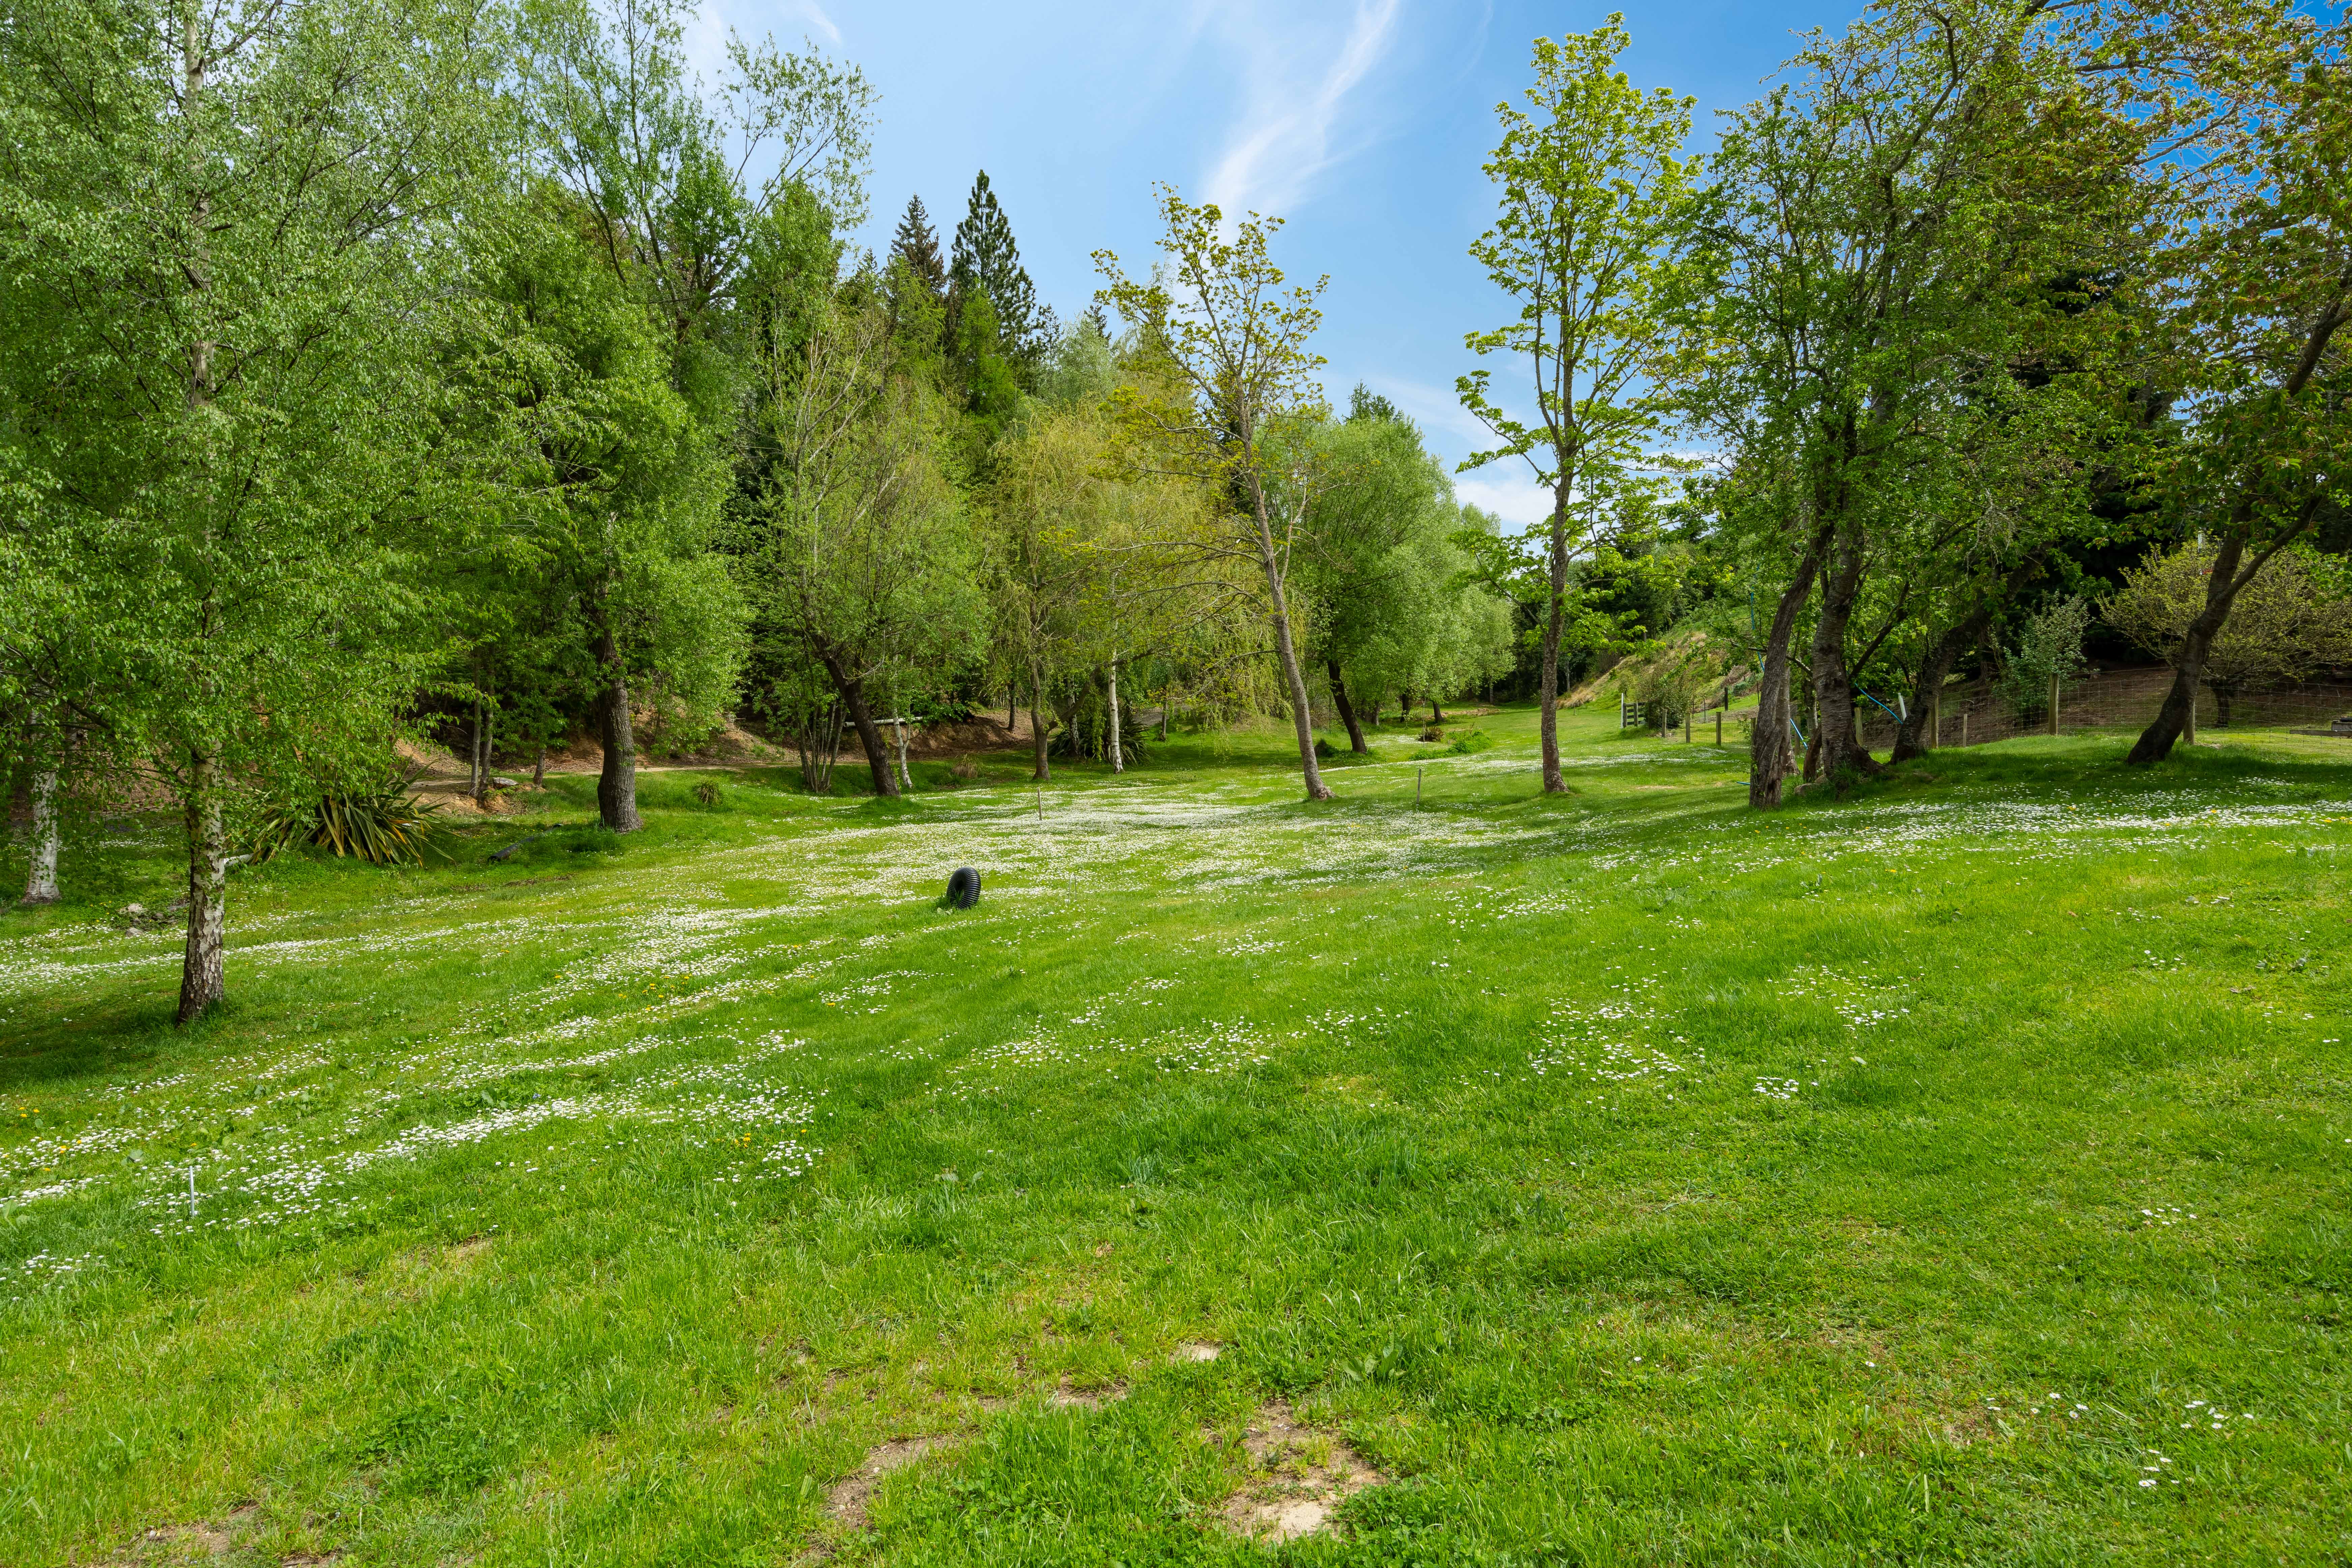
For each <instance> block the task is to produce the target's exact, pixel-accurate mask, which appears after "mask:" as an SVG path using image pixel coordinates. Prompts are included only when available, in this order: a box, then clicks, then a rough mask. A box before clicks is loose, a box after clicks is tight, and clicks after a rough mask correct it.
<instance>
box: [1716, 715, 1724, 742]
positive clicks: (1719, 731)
mask: <svg viewBox="0 0 2352 1568" xmlns="http://www.w3.org/2000/svg"><path fill="white" fill-rule="evenodd" d="M1715 743H1716V744H1717V745H1718V746H1720V745H1722V744H1723V710H1722V709H1720V708H1718V709H1717V710H1715Z"/></svg>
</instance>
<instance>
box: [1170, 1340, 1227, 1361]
mask: <svg viewBox="0 0 2352 1568" xmlns="http://www.w3.org/2000/svg"><path fill="white" fill-rule="evenodd" d="M1224 1349H1225V1347H1224V1346H1223V1345H1221V1344H1215V1343H1213V1342H1210V1341H1208V1340H1186V1341H1185V1342H1183V1343H1182V1344H1180V1345H1178V1346H1177V1347H1176V1353H1175V1354H1174V1355H1172V1356H1171V1357H1170V1358H1169V1359H1170V1360H1171V1361H1214V1360H1216V1359H1217V1357H1219V1356H1220V1355H1223V1353H1224Z"/></svg>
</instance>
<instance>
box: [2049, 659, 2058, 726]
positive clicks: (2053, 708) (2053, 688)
mask: <svg viewBox="0 0 2352 1568" xmlns="http://www.w3.org/2000/svg"><path fill="white" fill-rule="evenodd" d="M2050 732H2051V733H2052V734H2053V735H2054V734H2056V733H2057V732H2058V677H2057V676H2056V675H2054V674H2053V675H2052V676H2051V677H2050Z"/></svg>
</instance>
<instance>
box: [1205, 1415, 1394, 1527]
mask: <svg viewBox="0 0 2352 1568" xmlns="http://www.w3.org/2000/svg"><path fill="white" fill-rule="evenodd" d="M1242 1447H1244V1449H1246V1450H1248V1453H1249V1459H1250V1479H1249V1481H1248V1482H1247V1484H1246V1485H1244V1487H1243V1488H1242V1489H1241V1490H1240V1491H1238V1492H1236V1493H1234V1498H1233V1500H1232V1501H1230V1502H1228V1503H1227V1504H1226V1505H1225V1525H1226V1528H1227V1529H1229V1530H1232V1531H1234V1532H1235V1533H1236V1534H1240V1535H1247V1536H1251V1537H1254V1538H1255V1539H1258V1540H1262V1541H1293V1540H1296V1539H1297V1538H1298V1537H1299V1536H1302V1535H1315V1534H1319V1533H1321V1532H1323V1531H1328V1530H1329V1529H1330V1528H1331V1515H1332V1513H1333V1512H1334V1511H1335V1510H1338V1508H1339V1504H1340V1503H1342V1502H1343V1501H1345V1500H1347V1499H1349V1498H1351V1497H1353V1496H1355V1495H1356V1493H1358V1492H1360V1491H1362V1490H1364V1489H1366V1488H1368V1487H1376V1486H1379V1485H1380V1484H1381V1482H1382V1481H1384V1480H1386V1479H1388V1478H1387V1477H1385V1476H1383V1475H1381V1473H1380V1472H1379V1471H1378V1470H1376V1469H1374V1468H1372V1467H1371V1466H1370V1464H1368V1463H1367V1462H1366V1461H1365V1459H1364V1458H1363V1456H1362V1455H1360V1454H1359V1453H1357V1452H1356V1451H1355V1450H1354V1449H1353V1448H1350V1447H1348V1445H1347V1444H1345V1443H1343V1442H1341V1441H1340V1440H1339V1438H1337V1437H1334V1436H1331V1435H1330V1434H1329V1433H1328V1432H1318V1431H1316V1430H1315V1429H1314V1428H1312V1427H1310V1426H1302V1425H1301V1424H1300V1423H1299V1422H1298V1420H1297V1417H1296V1416H1295V1415H1292V1413H1291V1409H1290V1406H1289V1405H1286V1404H1284V1403H1283V1402H1282V1401H1280V1400H1276V1401H1275V1402H1274V1403H1273V1404H1271V1405H1266V1406H1265V1408H1263V1409H1261V1410H1260V1411H1259V1412H1258V1413H1257V1415H1256V1416H1255V1418H1254V1419H1253V1420H1252V1421H1251V1422H1250V1424H1249V1426H1246V1427H1245V1428H1244V1429H1243V1432H1242Z"/></svg>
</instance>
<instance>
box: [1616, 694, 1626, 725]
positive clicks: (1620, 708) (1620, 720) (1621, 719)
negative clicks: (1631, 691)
mask: <svg viewBox="0 0 2352 1568" xmlns="http://www.w3.org/2000/svg"><path fill="white" fill-rule="evenodd" d="M1624 727H1625V694H1624V693H1623V692H1622V691H1621V692H1619V693H1618V694H1617V728H1619V729H1620V730H1622V729H1623V728H1624Z"/></svg>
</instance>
